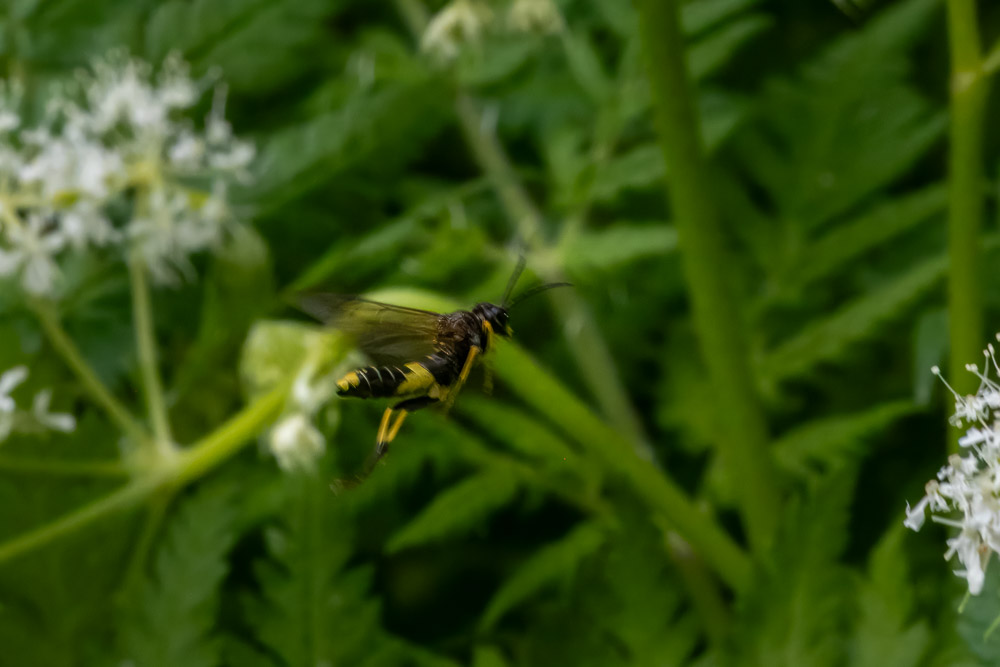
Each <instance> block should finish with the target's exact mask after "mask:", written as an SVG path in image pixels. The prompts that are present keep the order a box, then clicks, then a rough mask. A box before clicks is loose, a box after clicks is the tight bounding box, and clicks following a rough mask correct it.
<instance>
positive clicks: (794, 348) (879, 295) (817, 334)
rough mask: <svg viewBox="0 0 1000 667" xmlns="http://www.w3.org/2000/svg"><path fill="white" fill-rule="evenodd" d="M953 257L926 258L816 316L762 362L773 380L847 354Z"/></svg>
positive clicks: (904, 305) (938, 275) (917, 293)
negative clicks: (833, 310)
mask: <svg viewBox="0 0 1000 667" xmlns="http://www.w3.org/2000/svg"><path fill="white" fill-rule="evenodd" d="M947 266H948V263H947V258H944V257H936V258H934V259H929V260H924V261H923V262H922V263H920V264H917V265H916V266H914V267H913V268H911V269H909V270H908V271H906V272H905V273H903V274H902V275H899V276H895V277H893V278H891V279H889V280H887V281H886V282H885V283H883V284H882V285H880V286H879V287H877V288H876V289H874V290H873V291H872V292H871V293H869V294H866V295H865V296H863V297H861V298H858V299H855V300H854V301H853V302H851V303H849V304H848V305H847V306H845V307H843V308H841V309H840V310H838V311H837V312H836V313H834V314H833V315H831V316H829V317H827V318H825V319H822V320H818V321H815V322H813V323H811V324H809V325H808V326H806V327H805V329H803V330H802V331H801V332H799V333H798V335H796V336H795V337H793V338H791V339H790V340H786V341H784V342H783V343H781V344H780V345H779V346H778V347H777V348H775V349H774V350H773V351H771V352H770V353H769V354H768V355H767V356H766V357H765V358H764V360H763V362H762V364H761V367H760V368H761V375H762V376H763V377H764V378H765V381H766V382H767V383H769V384H770V383H777V382H781V381H782V380H785V379H788V378H792V377H796V376H802V375H805V374H806V373H808V372H809V371H811V370H812V369H813V368H815V367H816V366H817V365H819V364H821V363H823V362H828V361H832V360H833V359H836V358H837V357H839V356H842V355H843V354H845V353H846V352H847V351H848V350H849V349H850V348H851V347H852V346H853V345H855V344H858V343H860V342H862V341H864V340H866V339H867V338H868V337H869V335H870V334H871V333H872V332H874V331H875V330H876V329H877V328H879V327H881V326H883V325H885V324H886V323H888V322H889V321H891V320H892V319H893V318H894V317H897V316H899V315H900V314H901V313H902V312H903V310H905V309H906V308H908V307H909V306H910V305H911V304H913V302H914V301H916V300H917V299H918V298H919V297H920V296H922V295H923V294H924V293H926V292H927V291H928V290H929V289H930V288H931V287H933V286H934V285H935V284H936V283H937V282H938V281H939V280H940V279H941V277H942V276H943V275H944V273H945V271H946V270H947Z"/></svg>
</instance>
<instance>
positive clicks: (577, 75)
mask: <svg viewBox="0 0 1000 667" xmlns="http://www.w3.org/2000/svg"><path fill="white" fill-rule="evenodd" d="M563 50H564V51H565V53H566V62H567V64H568V65H569V70H570V72H571V73H572V74H573V78H574V79H576V82H577V83H578V84H579V85H580V87H581V88H582V89H583V90H584V92H586V93H587V95H588V96H589V97H590V99H591V101H593V102H594V103H596V104H601V103H603V102H605V101H607V99H608V96H609V95H610V94H611V91H612V86H611V81H610V80H609V78H608V74H607V72H605V71H604V65H603V64H601V58H600V55H599V54H598V53H597V49H596V48H595V47H594V45H593V43H591V41H590V38H589V37H588V36H587V35H586V33H583V32H576V31H571V30H566V31H564V32H563Z"/></svg>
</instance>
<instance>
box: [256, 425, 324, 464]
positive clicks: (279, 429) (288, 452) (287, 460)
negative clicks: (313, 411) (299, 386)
mask: <svg viewBox="0 0 1000 667" xmlns="http://www.w3.org/2000/svg"><path fill="white" fill-rule="evenodd" d="M269 445H270V448H271V453H272V454H274V458H276V459H277V460H278V465H279V466H281V469H282V470H285V471H287V472H292V471H309V470H312V469H314V467H315V465H316V459H318V458H319V457H320V456H322V455H323V452H324V451H325V450H326V440H325V439H324V438H323V434H322V433H320V432H319V431H318V430H317V429H316V427H315V426H313V425H312V422H310V421H309V418H308V417H306V415H304V414H303V413H301V412H297V413H295V414H292V415H290V416H288V417H285V418H284V419H282V420H281V421H280V422H279V423H278V424H277V425H276V426H275V427H274V429H273V430H272V431H271V437H270V441H269Z"/></svg>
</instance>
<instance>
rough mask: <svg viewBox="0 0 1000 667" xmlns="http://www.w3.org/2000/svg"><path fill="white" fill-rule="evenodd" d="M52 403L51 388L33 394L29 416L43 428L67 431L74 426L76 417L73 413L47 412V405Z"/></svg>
mask: <svg viewBox="0 0 1000 667" xmlns="http://www.w3.org/2000/svg"><path fill="white" fill-rule="evenodd" d="M51 403H52V390H51V389H43V390H42V391H40V392H38V393H37V394H35V400H34V401H32V403H31V416H32V417H34V419H35V421H36V422H38V424H39V425H40V426H42V427H44V428H47V429H51V430H53V431H62V432H63V433H69V432H70V431H72V430H73V429H75V428H76V419H74V418H73V415H69V414H65V413H62V412H49V405H50V404H51Z"/></svg>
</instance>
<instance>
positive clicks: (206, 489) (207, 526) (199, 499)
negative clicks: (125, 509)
mask: <svg viewBox="0 0 1000 667" xmlns="http://www.w3.org/2000/svg"><path fill="white" fill-rule="evenodd" d="M237 519H238V512H237V505H236V495H235V488H234V487H233V486H232V485H231V484H229V483H228V482H227V483H217V484H206V485H205V486H203V487H201V488H200V489H199V490H198V491H196V492H195V494H194V495H193V496H191V497H189V498H187V499H185V500H184V501H183V502H182V503H181V504H180V507H179V508H178V509H177V511H176V513H175V514H174V516H173V517H172V519H171V520H170V521H169V523H168V524H167V528H166V534H165V535H164V537H163V541H162V543H161V545H160V546H159V548H158V549H157V551H156V556H155V560H154V563H153V571H152V572H151V573H150V574H149V576H148V577H147V578H146V579H145V580H143V581H142V582H141V584H140V585H139V588H138V590H137V592H136V595H135V598H134V604H133V605H129V608H128V609H127V610H126V613H125V615H124V617H123V620H122V623H121V626H120V627H121V637H120V644H121V648H122V652H123V654H124V656H125V657H126V658H127V659H128V660H130V661H132V662H133V663H134V664H136V665H143V666H144V667H160V666H162V667H176V666H177V665H185V667H214V666H215V665H219V664H221V662H220V643H219V638H218V637H217V636H215V634H214V630H215V627H216V622H217V620H216V614H217V613H218V607H219V600H220V588H221V586H222V582H223V579H224V578H225V576H226V573H227V572H228V569H229V564H228V562H227V556H228V554H229V550H230V549H231V548H232V546H233V543H234V541H235V539H236V528H237V526H236V524H237Z"/></svg>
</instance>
